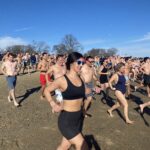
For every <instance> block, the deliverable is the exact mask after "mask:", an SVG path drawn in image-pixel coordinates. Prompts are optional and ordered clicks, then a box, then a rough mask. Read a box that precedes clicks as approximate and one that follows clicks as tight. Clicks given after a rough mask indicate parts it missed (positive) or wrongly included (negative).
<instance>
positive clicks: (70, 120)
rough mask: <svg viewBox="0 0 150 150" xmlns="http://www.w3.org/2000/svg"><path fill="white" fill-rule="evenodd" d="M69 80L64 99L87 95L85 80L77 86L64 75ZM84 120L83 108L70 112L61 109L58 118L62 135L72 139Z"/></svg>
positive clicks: (78, 131) (79, 130)
mask: <svg viewBox="0 0 150 150" xmlns="http://www.w3.org/2000/svg"><path fill="white" fill-rule="evenodd" d="M64 77H65V79H66V81H67V85H68V87H67V89H66V90H65V91H64V92H62V96H63V99H64V100H75V99H80V98H84V97H85V86H84V83H83V81H82V80H81V82H82V85H81V86H79V87H77V86H75V85H73V83H72V82H71V81H70V80H69V78H68V77H67V76H66V75H65V76H64ZM82 122H83V115H82V110H79V111H76V112H68V111H66V110H63V111H61V113H60V115H59V118H58V128H59V130H60V132H61V133H62V135H63V136H64V137H65V138H66V139H68V140H70V139H72V138H73V137H75V136H76V135H78V134H79V133H80V132H81V129H82Z"/></svg>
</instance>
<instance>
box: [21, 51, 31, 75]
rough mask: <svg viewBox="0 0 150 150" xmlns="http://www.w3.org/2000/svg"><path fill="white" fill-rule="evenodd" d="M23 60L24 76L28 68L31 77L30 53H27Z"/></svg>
mask: <svg viewBox="0 0 150 150" xmlns="http://www.w3.org/2000/svg"><path fill="white" fill-rule="evenodd" d="M22 60H23V74H24V71H25V69H26V68H27V69H28V74H29V75H30V55H29V53H26V54H25V55H24V56H23V57H22Z"/></svg>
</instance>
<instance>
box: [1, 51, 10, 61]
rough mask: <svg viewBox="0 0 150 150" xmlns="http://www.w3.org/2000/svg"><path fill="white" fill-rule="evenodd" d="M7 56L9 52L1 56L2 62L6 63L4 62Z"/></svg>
mask: <svg viewBox="0 0 150 150" xmlns="http://www.w3.org/2000/svg"><path fill="white" fill-rule="evenodd" d="M8 54H9V52H7V53H6V54H5V55H4V56H3V58H2V62H4V61H6V60H7V59H8Z"/></svg>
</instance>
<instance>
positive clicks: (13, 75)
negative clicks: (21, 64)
mask: <svg viewBox="0 0 150 150" xmlns="http://www.w3.org/2000/svg"><path fill="white" fill-rule="evenodd" d="M1 71H2V73H3V74H4V75H5V76H6V80H7V84H8V88H9V93H8V101H9V102H11V101H12V100H11V99H13V102H14V105H15V106H16V107H18V106H19V104H18V103H17V101H16V97H15V87H16V81H17V74H18V71H17V62H16V61H14V55H13V54H12V53H9V54H8V58H7V60H5V62H3V64H2V67H1Z"/></svg>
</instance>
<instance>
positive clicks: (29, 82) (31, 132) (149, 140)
mask: <svg viewBox="0 0 150 150" xmlns="http://www.w3.org/2000/svg"><path fill="white" fill-rule="evenodd" d="M7 92H8V90H7V85H6V81H5V77H4V76H3V75H0V150H56V147H57V145H58V144H59V142H60V140H61V134H60V132H59V130H58V128H57V118H58V114H52V113H51V109H50V106H49V104H48V102H47V101H41V100H40V98H39V94H40V84H39V73H33V74H31V75H28V74H26V75H20V76H18V81H17V87H16V96H17V100H18V101H20V102H21V105H22V106H21V107H19V108H16V107H15V106H13V103H9V102H8V100H7ZM110 95H111V97H112V99H113V100H111V99H110V100H109V101H108V102H107V104H103V103H102V101H101V97H102V96H100V95H96V96H95V98H96V100H93V103H92V105H91V108H90V110H89V113H90V114H91V115H92V117H88V118H85V120H84V126H83V134H84V135H85V138H86V140H87V142H88V144H89V147H90V149H91V150H149V149H150V108H146V109H145V111H144V112H145V113H144V115H143V116H142V115H140V113H139V112H138V109H137V107H138V104H140V103H143V102H146V101H148V100H149V99H148V98H147V97H146V93H145V89H142V90H139V91H137V92H132V97H131V99H130V100H128V103H129V116H130V118H131V119H133V120H134V121H135V124H134V125H127V124H125V122H124V120H123V119H122V114H123V111H122V108H120V109H119V110H118V111H114V115H115V116H114V118H110V117H109V115H108V114H107V112H106V111H107V109H108V108H109V107H110V106H111V105H112V104H113V103H114V102H115V97H114V94H113V93H112V92H111V94H110ZM72 149H73V148H72Z"/></svg>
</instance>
